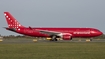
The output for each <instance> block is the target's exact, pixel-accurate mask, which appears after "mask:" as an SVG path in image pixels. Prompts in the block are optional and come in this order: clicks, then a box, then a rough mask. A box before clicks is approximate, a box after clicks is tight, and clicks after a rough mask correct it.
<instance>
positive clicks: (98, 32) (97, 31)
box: [91, 30, 103, 36]
mask: <svg viewBox="0 0 105 59" xmlns="http://www.w3.org/2000/svg"><path fill="white" fill-rule="evenodd" d="M91 33H92V34H93V35H94V36H100V35H102V34H103V33H102V32H101V31H99V30H95V31H91Z"/></svg>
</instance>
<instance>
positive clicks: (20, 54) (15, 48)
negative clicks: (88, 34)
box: [0, 42, 105, 59]
mask: <svg viewBox="0 0 105 59" xmlns="http://www.w3.org/2000/svg"><path fill="white" fill-rule="evenodd" d="M104 58H105V43H104V42H103V43H101V42H100V43H99V42H97V43H95V42H94V43H92V42H78V43H75V42H69V43H60V42H57V43H54V42H51V43H24V44H22V43H21V44H18V43H14V44H3V43H2V44H0V59H104Z"/></svg>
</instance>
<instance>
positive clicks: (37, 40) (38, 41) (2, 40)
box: [0, 39, 105, 44]
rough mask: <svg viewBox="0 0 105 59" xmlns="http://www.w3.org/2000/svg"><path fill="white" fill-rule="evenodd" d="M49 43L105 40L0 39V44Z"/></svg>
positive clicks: (97, 40) (102, 40)
mask: <svg viewBox="0 0 105 59" xmlns="http://www.w3.org/2000/svg"><path fill="white" fill-rule="evenodd" d="M51 42H57V43H59V42H105V39H92V40H91V41H90V40H89V39H72V40H58V41H49V40H46V39H0V44H1V43H4V44H5V43H51Z"/></svg>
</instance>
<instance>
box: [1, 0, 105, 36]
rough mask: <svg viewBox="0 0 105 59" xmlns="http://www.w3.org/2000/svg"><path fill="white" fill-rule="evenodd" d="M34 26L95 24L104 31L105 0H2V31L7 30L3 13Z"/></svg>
mask: <svg viewBox="0 0 105 59" xmlns="http://www.w3.org/2000/svg"><path fill="white" fill-rule="evenodd" d="M4 11H8V12H10V13H11V14H12V15H13V16H14V17H15V18H16V19H17V20H18V21H19V22H20V23H21V24H22V25H24V26H32V27H93V28H97V29H99V30H101V31H102V32H104V33H105V0H0V34H1V35H17V34H16V33H13V32H10V31H7V30H5V29H4V28H2V27H6V26H7V23H6V20H5V18H4V15H3V12H4Z"/></svg>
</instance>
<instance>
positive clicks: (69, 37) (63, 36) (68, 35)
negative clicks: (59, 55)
mask: <svg viewBox="0 0 105 59" xmlns="http://www.w3.org/2000/svg"><path fill="white" fill-rule="evenodd" d="M62 39H64V40H71V39H72V35H70V34H63V35H62Z"/></svg>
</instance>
